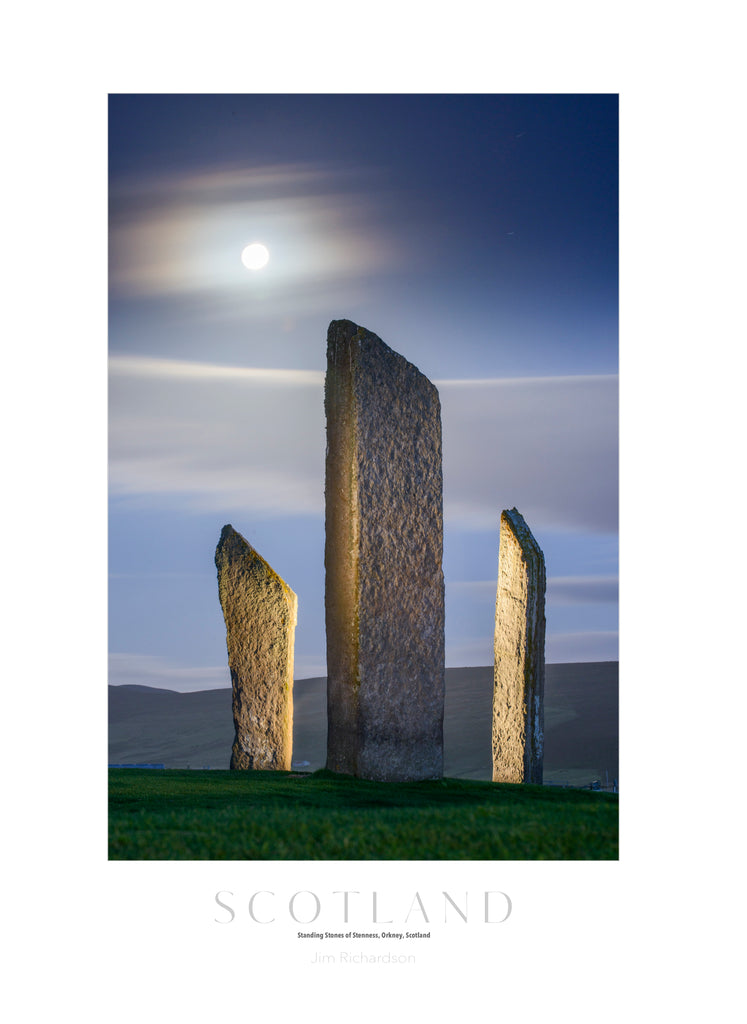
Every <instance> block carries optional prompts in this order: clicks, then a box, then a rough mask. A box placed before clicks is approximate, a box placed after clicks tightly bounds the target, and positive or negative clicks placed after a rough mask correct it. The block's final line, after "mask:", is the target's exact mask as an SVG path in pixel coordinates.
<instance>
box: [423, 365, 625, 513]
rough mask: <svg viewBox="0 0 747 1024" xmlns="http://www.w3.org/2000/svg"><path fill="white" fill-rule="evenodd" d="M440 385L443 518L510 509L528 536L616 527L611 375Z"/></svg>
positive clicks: (615, 430) (614, 416)
mask: <svg viewBox="0 0 747 1024" xmlns="http://www.w3.org/2000/svg"><path fill="white" fill-rule="evenodd" d="M437 384H438V387H439V392H440V395H441V405H442V418H443V450H444V512H445V517H446V519H447V521H451V522H454V523H460V524H465V525H469V526H471V527H474V528H478V529H480V528H489V527H492V526H494V524H495V523H496V520H497V516H498V515H499V513H500V511H501V510H502V509H505V508H512V507H514V506H516V507H517V508H518V509H519V510H520V511H521V513H522V514H523V516H524V518H525V519H526V520H527V522H528V523H530V525H531V528H532V529H533V530H542V529H545V530H547V529H573V530H592V531H599V532H614V531H615V530H616V529H617V501H618V456H617V444H618V395H617V389H618V381H617V376H614V375H610V376H569V377H538V378H521V379H515V380H510V379H507V380H501V379H499V380H486V381H457V380H448V381H440V382H437Z"/></svg>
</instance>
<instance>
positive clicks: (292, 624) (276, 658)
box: [215, 525, 298, 771]
mask: <svg viewBox="0 0 747 1024" xmlns="http://www.w3.org/2000/svg"><path fill="white" fill-rule="evenodd" d="M215 564H216V566H217V569H218V593H219V595H220V603H221V607H222V609H223V617H224V619H225V622H226V646H227V647H228V665H229V668H230V670H231V685H232V687H233V722H234V728H235V730H236V734H235V737H234V741H233V749H232V751H231V768H261V769H275V768H277V769H282V770H284V771H290V766H291V748H292V745H293V644H294V639H295V630H296V619H297V609H298V600H297V598H296V595H295V594H294V593H293V591H292V590H291V589H290V587H289V586H288V585H287V584H286V583H284V582H283V580H281V578H280V577H279V576H278V574H277V573H276V572H274V570H273V569H271V568H270V566H269V565H268V564H267V562H265V560H264V559H263V558H262V557H261V556H260V555H259V554H258V553H257V552H256V551H255V550H254V548H253V547H252V546H251V544H250V543H249V542H248V541H246V540H245V539H244V538H243V537H242V536H241V534H240V533H237V532H236V530H234V528H233V527H232V526H230V525H229V526H224V527H223V530H222V531H221V535H220V541H219V542H218V547H217V548H216V550H215Z"/></svg>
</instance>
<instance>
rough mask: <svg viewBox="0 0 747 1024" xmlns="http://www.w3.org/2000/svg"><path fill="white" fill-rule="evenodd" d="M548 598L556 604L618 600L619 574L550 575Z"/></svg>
mask: <svg viewBox="0 0 747 1024" xmlns="http://www.w3.org/2000/svg"><path fill="white" fill-rule="evenodd" d="M547 594H548V599H550V600H552V601H553V602H554V603H555V604H584V603H589V604H599V603H601V602H612V603H614V602H615V601H617V600H618V577H617V576H548V578H547Z"/></svg>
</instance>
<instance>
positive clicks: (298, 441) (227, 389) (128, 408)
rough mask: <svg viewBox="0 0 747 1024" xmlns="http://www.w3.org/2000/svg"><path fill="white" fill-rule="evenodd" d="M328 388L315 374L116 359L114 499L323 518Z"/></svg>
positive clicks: (113, 362) (112, 454)
mask: <svg viewBox="0 0 747 1024" xmlns="http://www.w3.org/2000/svg"><path fill="white" fill-rule="evenodd" d="M323 380H324V376H323V374H321V373H318V372H315V371H304V370H275V369H263V368H254V367H229V366H218V365H210V364H203V363H189V362H184V361H178V360H167V359H150V358H147V357H134V356H116V357H113V358H112V360H111V380H110V402H109V410H110V458H109V479H110V487H111V491H112V494H113V495H115V496H120V497H124V496H128V497H129V498H130V499H131V500H136V499H137V500H142V499H144V498H147V497H148V496H150V497H153V496H160V497H161V498H162V499H168V498H171V497H177V496H178V497H179V498H180V500H186V501H187V502H188V504H189V505H190V506H191V507H193V508H195V509H200V510H212V509H221V510H223V511H229V510H231V509H243V510H246V511H249V512H261V513H270V514H272V513H281V512H282V513H285V514H294V513H300V514H306V513H309V512H312V513H321V510H322V506H323V494H324V479H323V477H324V445H325V437H324V408H323V404H324V403H323Z"/></svg>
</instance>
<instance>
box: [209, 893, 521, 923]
mask: <svg viewBox="0 0 747 1024" xmlns="http://www.w3.org/2000/svg"><path fill="white" fill-rule="evenodd" d="M215 903H216V904H217V906H218V907H220V908H221V912H220V914H219V916H217V917H216V918H215V921H216V923H217V924H232V923H233V922H234V921H235V920H236V919H237V918H239V917H242V916H243V917H246V918H248V920H250V921H251V922H253V923H255V924H274V923H276V922H278V921H295V922H296V924H312V923H316V922H318V923H319V924H329V925H331V924H348V923H350V922H351V921H352V922H353V923H355V924H381V925H384V924H403V925H407V924H409V923H410V922H411V921H412V923H413V924H430V923H432V922H443V923H444V924H449V923H451V922H462V923H465V924H471V923H474V922H480V923H482V924H503V922H504V921H506V920H508V918H509V916H510V914H511V910H512V904H511V899H510V897H509V896H508V895H507V894H506V893H505V892H501V891H500V890H497V889H495V890H485V891H483V892H479V893H469V892H465V893H460V894H457V895H452V894H451V893H448V892H446V891H445V890H442V891H441V892H439V893H430V894H429V893H424V894H423V895H421V894H420V893H419V892H415V893H413V894H412V896H409V895H408V896H405V897H402V896H401V895H397V896H394V895H392V894H387V893H382V892H376V891H373V892H368V893H363V892H359V891H358V890H354V889H336V890H334V891H333V892H330V893H324V894H322V895H321V896H320V895H317V893H315V892H312V891H311V890H309V889H300V890H299V891H298V892H294V893H291V894H290V895H288V894H285V895H281V894H279V893H274V892H271V891H270V890H268V889H260V890H258V891H257V892H254V893H252V894H251V895H250V896H249V897H248V899H247V898H246V897H244V898H242V897H241V896H237V895H236V894H235V893H233V892H230V891H229V890H227V889H220V890H219V891H218V892H217V893H216V894H215Z"/></svg>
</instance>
